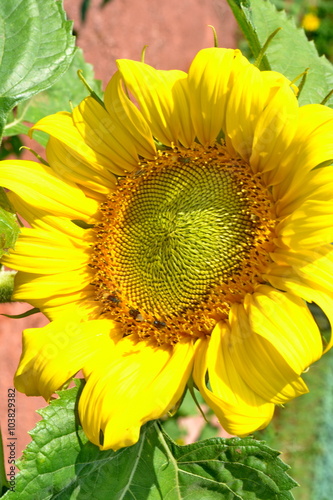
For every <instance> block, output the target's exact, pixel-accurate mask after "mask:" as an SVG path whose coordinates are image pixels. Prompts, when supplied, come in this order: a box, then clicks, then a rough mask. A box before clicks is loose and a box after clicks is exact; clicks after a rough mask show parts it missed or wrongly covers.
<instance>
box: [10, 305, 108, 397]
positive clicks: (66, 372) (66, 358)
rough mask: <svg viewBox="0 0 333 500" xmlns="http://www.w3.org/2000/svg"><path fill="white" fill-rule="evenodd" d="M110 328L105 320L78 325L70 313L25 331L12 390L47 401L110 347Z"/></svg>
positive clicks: (73, 315)
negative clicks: (106, 347)
mask: <svg viewBox="0 0 333 500" xmlns="http://www.w3.org/2000/svg"><path fill="white" fill-rule="evenodd" d="M113 328H115V324H114V322H112V321H109V320H106V319H103V320H95V321H89V322H86V323H80V322H78V320H77V318H76V314H75V311H72V314H71V315H69V316H65V317H62V318H61V319H58V320H56V321H54V322H52V323H49V324H48V325H46V326H45V327H44V328H31V329H29V330H25V331H24V332H23V353H22V356H21V360H20V364H19V367H18V369H17V372H16V374H15V387H16V389H17V390H18V391H20V392H24V393H25V394H27V395H28V396H43V397H44V398H45V399H46V400H47V401H48V400H49V399H50V397H51V396H52V394H53V393H54V392H55V391H56V390H58V389H60V388H61V387H62V386H63V385H64V384H65V382H67V381H68V380H69V379H70V378H71V377H72V376H73V375H75V373H77V372H78V371H79V370H80V369H82V368H83V367H84V364H85V363H86V362H87V361H88V360H89V358H91V357H92V356H98V354H96V353H98V352H99V351H102V352H103V350H104V349H105V346H106V345H108V346H109V344H114V342H113V341H112V339H111V338H110V331H111V330H112V329H113Z"/></svg>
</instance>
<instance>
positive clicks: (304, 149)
mask: <svg viewBox="0 0 333 500" xmlns="http://www.w3.org/2000/svg"><path fill="white" fill-rule="evenodd" d="M332 160H333V110H332V109H330V108H328V107H327V106H322V105H320V104H308V105H306V106H302V107H301V108H299V121H298V128H297V131H296V133H295V136H294V138H293V140H292V142H291V144H290V146H289V148H287V149H286V150H285V151H284V152H283V154H282V156H281V159H280V166H279V169H280V172H281V178H280V179H279V181H280V183H279V184H278V185H277V186H276V188H275V192H276V199H280V198H282V197H283V196H284V195H285V194H288V192H289V189H293V187H294V185H297V184H299V181H300V180H301V183H302V179H303V176H304V175H305V174H306V173H307V172H309V171H310V170H312V169H313V168H315V167H316V166H317V165H320V164H321V163H323V162H328V161H332ZM295 188H296V187H295Z"/></svg>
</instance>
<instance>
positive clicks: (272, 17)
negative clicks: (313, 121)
mask: <svg viewBox="0 0 333 500" xmlns="http://www.w3.org/2000/svg"><path fill="white" fill-rule="evenodd" d="M228 3H229V5H230V6H231V7H232V9H233V12H234V13H235V16H236V19H237V20H238V18H241V20H242V23H241V24H240V26H241V28H242V31H243V33H244V35H245V37H246V38H247V39H248V41H249V45H250V48H251V50H252V52H253V55H254V57H255V58H257V57H258V55H259V52H260V49H258V46H257V44H256V43H254V42H253V40H254V39H255V37H257V38H258V40H259V44H260V45H259V46H260V47H261V46H263V45H264V43H265V42H266V40H267V38H268V37H269V36H270V35H271V34H272V33H273V32H274V31H275V30H276V29H277V28H282V29H281V30H280V31H279V32H278V33H277V35H276V36H275V37H274V38H273V39H272V41H271V42H270V44H269V46H268V48H267V51H266V57H267V61H268V63H269V66H270V67H271V69H273V70H275V71H279V72H280V73H283V74H284V75H285V76H286V77H287V78H289V79H290V80H294V78H296V77H297V76H298V75H300V74H301V73H303V72H304V71H305V70H306V69H307V68H309V71H308V75H307V78H306V81H305V85H304V87H303V89H302V92H301V95H300V96H299V102H300V104H301V105H302V104H308V103H320V102H321V101H322V100H323V99H324V97H326V95H327V94H328V93H329V92H330V91H331V90H332V88H333V68H332V65H331V64H330V63H329V61H327V59H326V58H325V57H319V55H318V53H317V50H316V48H315V46H314V44H313V42H311V43H309V42H308V40H307V38H306V36H305V33H304V31H303V30H302V29H300V28H297V27H296V24H295V21H294V20H293V19H292V18H288V17H287V15H286V13H285V12H283V11H282V12H277V10H276V8H275V6H274V5H272V4H271V3H270V2H269V1H267V0H252V1H251V3H250V2H249V1H247V0H244V1H242V0H228ZM266 67H267V66H266V65H264V66H262V68H263V69H266ZM299 82H300V80H299V81H298V82H296V84H297V83H299ZM327 105H331V106H333V99H332V98H331V99H330V100H329V102H328V103H327Z"/></svg>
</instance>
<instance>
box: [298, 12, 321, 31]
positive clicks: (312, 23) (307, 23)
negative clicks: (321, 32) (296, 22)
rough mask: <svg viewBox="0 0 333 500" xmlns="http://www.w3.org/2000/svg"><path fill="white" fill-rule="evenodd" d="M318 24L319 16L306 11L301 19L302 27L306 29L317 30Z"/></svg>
mask: <svg viewBox="0 0 333 500" xmlns="http://www.w3.org/2000/svg"><path fill="white" fill-rule="evenodd" d="M319 26H320V19H319V17H318V16H317V15H316V14H315V13H313V12H308V13H307V14H305V16H304V17H303V19H302V28H304V29H305V30H306V31H317V30H318V28H319Z"/></svg>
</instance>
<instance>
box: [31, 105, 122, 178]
mask: <svg viewBox="0 0 333 500" xmlns="http://www.w3.org/2000/svg"><path fill="white" fill-rule="evenodd" d="M34 130H41V131H42V132H46V133H47V134H49V135H50V136H51V137H54V138H55V139H58V141H60V142H62V145H63V147H64V148H65V149H66V150H68V151H69V153H70V157H72V156H74V158H77V159H78V160H79V161H80V162H83V163H88V164H89V165H90V167H91V169H93V170H95V171H96V172H97V173H99V174H100V175H102V176H104V177H105V176H109V179H110V180H111V181H113V180H114V174H116V175H123V173H124V170H123V168H120V167H119V166H117V164H116V163H115V161H113V155H112V156H111V157H107V156H105V155H103V154H101V153H99V152H98V151H96V150H95V148H93V147H89V146H88V144H87V143H86V139H85V138H84V137H83V136H82V135H81V134H80V132H79V131H78V129H77V128H76V126H75V125H74V122H73V117H72V114H71V113H67V112H61V113H55V114H54V115H49V116H45V117H44V118H42V119H41V120H39V122H37V123H36V124H35V125H34V126H33V127H31V129H30V131H31V133H32V132H33V131H34Z"/></svg>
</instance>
